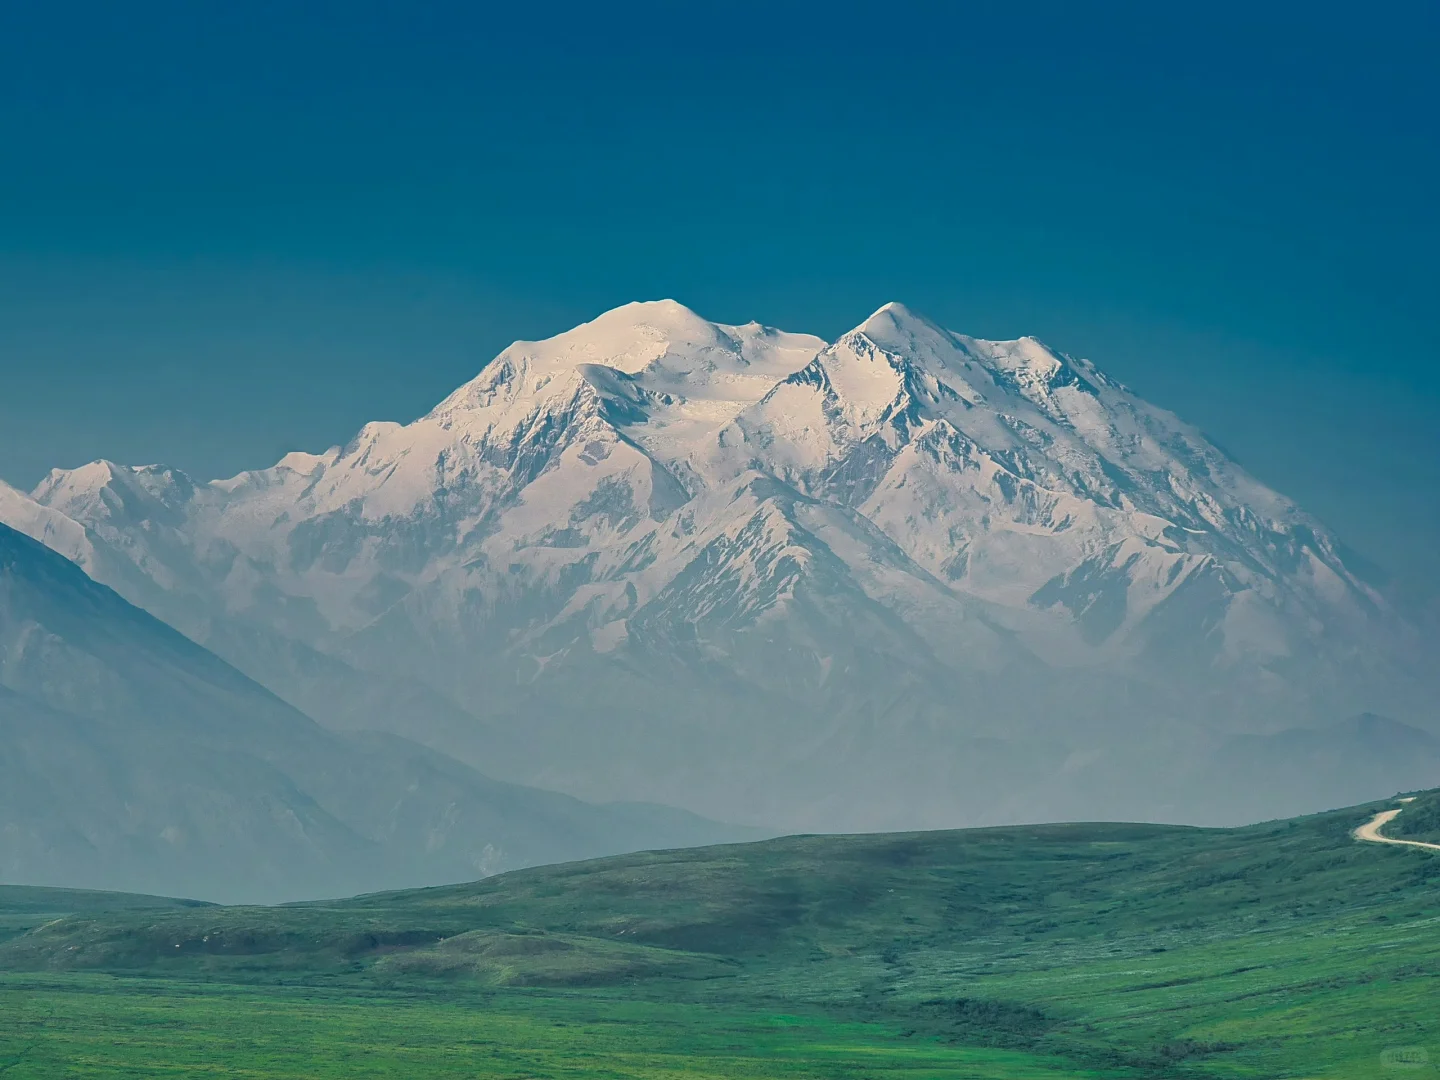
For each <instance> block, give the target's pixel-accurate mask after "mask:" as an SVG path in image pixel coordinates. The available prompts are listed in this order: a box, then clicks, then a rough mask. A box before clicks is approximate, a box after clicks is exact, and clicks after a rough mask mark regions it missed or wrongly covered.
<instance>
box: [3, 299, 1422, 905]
mask: <svg viewBox="0 0 1440 1080" xmlns="http://www.w3.org/2000/svg"><path fill="white" fill-rule="evenodd" d="M0 520H3V521H5V522H8V523H9V524H10V525H11V526H13V527H14V528H16V529H18V530H20V531H22V532H25V533H27V534H29V535H30V536H32V537H34V538H36V539H38V540H40V541H41V542H43V543H45V544H47V545H49V546H50V547H52V548H53V549H54V550H55V551H57V552H59V553H60V554H63V555H64V556H66V558H68V559H71V560H73V561H74V562H75V563H77V564H78V565H79V566H81V567H82V568H84V570H85V571H86V572H87V573H88V574H89V575H91V576H92V577H93V578H95V579H96V580H97V581H99V582H103V583H104V584H105V585H108V586H109V587H111V588H113V589H114V590H115V591H116V592H118V593H119V594H120V595H122V596H123V597H125V598H126V599H127V600H128V601H130V602H131V603H133V604H135V605H138V606H139V607H141V608H144V609H145V610H147V611H148V612H150V613H152V614H153V615H154V616H156V617H157V618H159V619H161V620H164V621H165V622H166V623H168V624H170V625H171V626H173V627H175V628H177V629H178V630H179V631H181V632H182V633H183V634H184V635H186V636H187V637H188V638H190V639H193V641H195V642H198V643H200V644H201V645H203V646H204V647H205V648H206V649H209V650H210V651H212V652H213V653H215V654H217V655H218V656H219V657H221V658H223V659H224V660H225V661H227V662H228V663H229V664H231V665H234V667H235V668H238V669H239V670H240V671H242V672H244V673H245V675H246V676H248V677H249V679H251V680H254V682H255V683H258V684H261V685H263V686H264V687H266V688H268V690H269V691H270V692H272V693H273V694H274V695H275V696H277V697H278V698H280V699H283V700H284V701H285V702H287V703H289V705H291V706H294V707H295V709H297V710H299V711H300V712H304V713H308V714H309V715H311V716H313V717H314V718H315V719H316V720H318V721H320V723H321V724H323V725H324V726H325V727H326V728H328V729H330V730H331V731H332V732H336V733H349V734H352V735H354V734H357V733H363V732H384V733H388V734H389V735H391V736H399V737H403V738H404V739H407V740H413V741H414V742H416V743H423V744H425V745H426V746H428V747H429V748H431V749H432V750H434V751H437V752H440V753H443V754H445V755H448V756H449V757H451V758H454V759H456V760H458V761H460V762H463V763H465V764H466V765H468V766H472V767H474V768H477V769H480V770H482V771H483V772H486V773H490V774H491V775H494V776H498V777H503V778H504V779H505V780H507V781H513V782H516V783H521V784H527V785H535V786H539V787H542V788H547V789H554V790H557V791H563V792H566V793H568V794H570V795H573V796H576V797H579V798H583V799H590V800H595V801H601V802H610V801H614V800H639V801H644V802H651V803H665V804H671V805H675V806H681V807H685V808H686V809H688V810H691V811H695V812H697V813H701V814H705V815H707V816H709V817H713V818H718V819H723V820H730V821H740V822H745V823H749V824H754V825H765V826H773V827H778V828H785V829H803V830H825V831H834V830H851V829H856V830H862V829H878V828H916V827H948V826H956V825H975V824H987V823H995V822H1001V821H1016V820H1037V819H1055V818H1076V817H1089V818H1096V817H1105V818H1116V817H1125V818H1134V817H1143V818H1147V819H1150V820H1191V821H1206V822H1216V823H1224V822H1230V821H1234V820H1238V817H1237V815H1239V814H1242V813H1243V814H1246V815H1252V814H1259V815H1262V816H1263V815H1266V814H1273V815H1279V814H1284V813H1293V812H1300V811H1303V810H1307V809H1314V808H1318V807H1321V806H1326V805H1336V804H1339V803H1342V802H1345V801H1350V802H1353V801H1355V800H1356V799H1358V798H1361V797H1362V796H1364V795H1365V794H1366V793H1357V792H1355V791H1354V790H1352V788H1350V787H1345V789H1344V791H1343V792H1342V791H1341V790H1340V788H1341V787H1344V784H1343V783H1341V781H1340V780H1334V781H1333V782H1332V781H1331V780H1326V779H1321V780H1317V781H1316V783H1315V785H1314V786H1313V787H1307V786H1305V785H1303V784H1302V785H1300V786H1299V787H1298V788H1296V787H1295V786H1294V785H1290V786H1286V785H1281V786H1280V787H1278V788H1277V789H1276V790H1275V791H1274V792H1273V794H1271V795H1265V794H1264V793H1261V794H1260V795H1258V796H1257V795H1256V793H1255V792H1253V791H1248V790H1247V795H1246V800H1245V801H1244V802H1243V806H1244V809H1243V810H1241V809H1239V808H1238V807H1239V806H1240V805H1241V804H1240V803H1239V802H1237V800H1236V798H1235V791H1234V788H1233V779H1234V777H1235V776H1236V775H1238V773H1237V772H1236V766H1235V763H1236V760H1237V756H1236V755H1239V759H1240V760H1246V761H1248V760H1253V759H1254V758H1255V755H1256V754H1260V753H1261V751H1260V749H1258V748H1259V747H1261V746H1272V745H1277V744H1274V743H1273V742H1267V741H1266V740H1273V739H1274V738H1276V737H1279V736H1281V735H1282V734H1283V733H1284V732H1287V731H1290V730H1300V731H1304V732H1313V733H1317V734H1315V735H1314V738H1316V739H1320V740H1321V741H1322V742H1324V741H1325V740H1327V739H1329V740H1331V742H1330V743H1326V745H1332V744H1333V745H1334V746H1337V747H1339V746H1342V745H1350V744H1351V743H1352V742H1353V739H1354V732H1353V730H1352V729H1350V728H1346V727H1345V726H1344V725H1343V724H1342V725H1340V726H1339V727H1337V726H1335V725H1336V724H1337V723H1338V722H1340V721H1342V720H1344V718H1345V717H1347V716H1351V715H1354V714H1359V713H1366V712H1380V713H1385V714H1388V715H1392V716H1395V717H1399V718H1403V719H1404V720H1406V721H1408V722H1409V723H1411V724H1416V725H1419V729H1416V728H1406V730H1407V731H1414V734H1415V738H1416V739H1418V740H1420V741H1421V743H1423V742H1424V740H1426V739H1429V738H1431V736H1429V735H1428V734H1427V733H1426V731H1424V730H1420V729H1426V728H1430V727H1432V726H1433V725H1434V723H1435V719H1436V718H1435V716H1434V712H1433V705H1432V702H1433V700H1434V699H1433V690H1434V682H1433V678H1432V677H1431V676H1429V675H1428V671H1429V670H1431V669H1430V668H1429V666H1428V665H1427V663H1426V649H1427V646H1426V645H1425V643H1424V640H1423V637H1422V636H1421V635H1419V634H1418V633H1417V632H1416V631H1415V630H1413V629H1412V628H1411V627H1409V626H1408V625H1407V624H1406V623H1405V621H1404V619H1403V618H1401V617H1400V615H1399V614H1397V613H1396V611H1395V610H1393V608H1392V606H1391V604H1390V603H1389V601H1388V600H1387V598H1386V597H1385V596H1384V595H1383V593H1382V592H1381V591H1380V590H1379V589H1377V588H1376V586H1375V585H1374V584H1373V583H1372V582H1370V581H1368V580H1367V579H1366V577H1365V576H1364V574H1362V573H1361V572H1359V571H1358V570H1357V569H1356V566H1357V563H1356V560H1355V559H1353V558H1352V557H1351V556H1350V555H1349V554H1348V553H1347V552H1346V550H1345V549H1344V547H1343V546H1342V545H1341V544H1340V543H1339V542H1338V541H1337V540H1336V539H1335V537H1334V536H1333V535H1332V534H1331V533H1330V532H1329V531H1328V530H1327V529H1326V528H1325V527H1324V526H1323V525H1322V524H1321V523H1319V522H1318V521H1316V520H1315V519H1313V518H1312V517H1310V516H1309V515H1307V514H1306V513H1305V512H1304V511H1303V510H1302V509H1300V508H1299V507H1297V506H1296V505H1294V504H1293V503H1292V502H1291V501H1290V500H1288V499H1286V498H1285V497H1283V496H1282V495H1280V494H1278V493H1277V492H1275V491H1273V490H1271V489H1270V488H1268V487H1267V486H1265V485H1264V484H1263V483H1261V482H1260V481H1259V480H1257V479H1256V478H1254V477H1252V476H1251V475H1249V474H1248V473H1247V472H1246V471H1245V470H1244V469H1243V468H1242V467H1241V466H1239V465H1238V464H1237V463H1236V462H1235V461H1233V460H1232V459H1231V458H1230V457H1229V456H1228V455H1227V454H1226V453H1224V452H1223V451H1222V450H1221V449H1220V448H1219V447H1217V446H1216V445H1215V444H1214V443H1212V442H1211V441H1210V440H1208V439H1207V438H1206V437H1205V436H1204V435H1203V434H1202V433H1201V432H1200V431H1199V430H1197V429H1196V428H1194V427H1193V426H1190V425H1188V424H1186V423H1185V422H1183V421H1181V420H1180V419H1178V418H1177V417H1176V416H1174V415H1173V414H1171V413H1169V412H1166V411H1165V410H1162V409H1159V408H1156V407H1154V406H1152V405H1150V404H1149V403H1147V402H1145V401H1144V400H1142V399H1141V398H1139V397H1138V396H1137V395H1136V394H1135V393H1133V392H1132V391H1131V390H1129V389H1128V388H1127V387H1125V386H1123V385H1121V384H1120V383H1118V382H1116V381H1115V380H1113V379H1111V378H1109V377H1107V376H1106V375H1105V374H1104V373H1103V372H1101V371H1100V370H1099V369H1098V368H1097V367H1096V366H1095V365H1094V364H1092V363H1090V362H1089V361H1086V360H1082V359H1077V358H1074V357H1070V356H1067V355H1065V354H1063V353H1060V352H1058V351H1056V350H1054V349H1051V348H1050V347H1048V346H1046V345H1044V344H1042V343H1041V342H1039V341H1037V340H1035V339H1033V338H1020V339H1018V340H1014V341H987V340H981V339H977V338H971V337H967V336H964V335H962V334H957V333H953V332H950V331H948V330H945V329H942V328H941V327H939V326H937V325H935V324H934V323H931V322H929V321H928V320H926V319H924V318H922V317H920V316H918V315H916V314H914V313H912V312H910V311H908V310H907V309H906V308H904V307H902V306H901V305H898V304H889V305H886V306H885V307H883V308H881V309H880V310H879V311H877V312H876V313H875V314H874V315H872V316H871V317H870V318H869V319H867V320H866V321H865V322H864V323H862V324H861V325H860V326H858V327H856V328H855V329H854V330H852V331H850V332H848V333H846V334H843V335H841V336H840V337H839V338H838V339H836V340H835V341H833V342H826V341H824V340H821V339H819V338H816V337H811V336H808V335H803V334H791V333H785V332H782V331H779V330H776V329H773V328H770V327H765V326H761V325H758V324H756V323H750V324H746V325H743V326H736V325H725V324H718V323H712V322H709V321H707V320H705V319H702V318H701V317H699V316H698V315H696V314H695V313H694V312H692V311H690V310H688V309H687V308H685V307H683V306H681V305H680V304H677V303H674V302H671V301H661V302H653V303H638V304H630V305H626V306H624V307H621V308H618V309H615V310H613V311H610V312H607V313H606V314H604V315H602V316H600V317H599V318H597V319H595V320H594V321H592V322H590V323H586V324H584V325H582V326H579V327H577V328H575V329H573V330H571V331H568V332H566V333H563V334H560V335H559V336H557V337H554V338H551V339H549V340H546V341H541V342H517V343H516V344H514V345H512V346H511V347H510V348H508V349H506V350H505V351H504V352H502V353H501V354H500V355H499V356H498V357H496V358H495V359H494V360H493V361H491V362H490V363H488V364H486V365H485V366H484V367H483V369H482V370H481V372H480V374H479V375H478V376H477V377H476V378H475V379H473V380H471V381H470V382H468V383H466V384H465V385H464V386H462V387H460V388H459V389H457V390H456V391H455V392H454V393H453V394H451V395H450V396H449V397H447V398H446V399H445V400H444V401H442V402H441V403H440V404H439V405H438V406H436V408H435V409H434V410H433V411H431V412H430V413H428V414H427V415H425V416H423V417H421V418H420V419H418V420H416V421H414V422H413V423H409V424H399V423H389V422H386V423H371V424H367V425H366V426H365V427H363V428H362V429H361V430H360V431H359V432H358V433H357V434H356V436H355V437H354V438H353V439H352V440H351V441H350V442H349V443H348V444H347V445H345V446H343V447H334V448H332V449H330V450H327V451H325V452H324V453H320V454H309V453H298V452H297V453H292V454H289V455H287V456H285V457H284V458H283V459H281V460H280V461H279V462H278V463H276V464H275V465H274V466H273V467H271V468H267V469H262V470H257V471H253V472H247V473H242V474H241V475H239V476H236V477H233V478H231V479H227V480H218V481H210V482H201V481H197V480H195V479H192V478H191V477H189V476H187V475H186V474H184V473H183V472H181V471H179V470H177V469H174V468H169V467H166V466H162V465H151V466H139V467H130V466H121V465H116V464H113V463H110V462H105V461H100V462H95V463H92V464H89V465H85V466H83V467H81V468H77V469H70V470H56V471H54V472H52V473H51V474H50V475H49V476H48V477H46V478H45V479H44V481H43V482H42V483H41V484H40V485H39V486H38V487H37V488H36V489H35V490H34V491H33V492H31V493H30V494H29V495H28V496H27V495H23V494H21V493H19V492H16V491H14V490H11V489H7V490H5V491H3V492H0ZM1327 733H1328V734H1327ZM366 737H369V738H374V737H377V736H374V735H370V736H366ZM1247 740H1249V741H1247ZM1254 740H1260V741H1259V742H1255V741H1254ZM1335 740H1338V741H1335ZM1347 740H1349V742H1347ZM1302 741H1303V740H1302ZM1382 741H1384V740H1382ZM407 745H408V744H407ZM1279 745H1288V744H1285V742H1284V739H1283V738H1282V740H1281V743H1280V744H1279ZM1307 745H1309V744H1307ZM1367 745H1369V744H1367ZM1385 745H1386V746H1391V745H1393V746H1396V747H1405V746H1410V745H1411V744H1410V743H1407V742H1406V739H1404V738H1401V739H1390V740H1388V741H1385ZM1417 745H1418V744H1417ZM1412 750H1413V747H1412ZM1382 756H1383V755H1382ZM1423 758H1424V755H1422V759H1423ZM1426 760H1428V759H1426ZM1434 760H1435V763H1436V765H1437V766H1440V755H1436V757H1435V759H1434ZM1416 761H1417V759H1416V758H1415V757H1414V755H1413V753H1412V752H1411V750H1405V749H1397V750H1395V752H1394V756H1393V760H1392V759H1391V758H1385V759H1384V760H1383V761H1381V762H1380V764H1379V765H1377V766H1376V767H1375V768H1376V770H1377V772H1376V774H1375V775H1376V777H1377V779H1376V781H1375V782H1376V783H1377V784H1378V785H1379V786H1381V787H1383V786H1385V784H1386V783H1387V778H1388V777H1389V776H1391V775H1392V773H1395V770H1399V769H1401V767H1402V766H1406V767H1411V766H1416ZM1422 766H1423V767H1424V768H1429V767H1430V766H1429V764H1424V763H1423V761H1422ZM1387 770H1389V771H1387ZM1240 771H1241V772H1243V771H1244V770H1240ZM1327 775H1328V774H1327ZM1396 775H1398V774H1396ZM1434 779H1436V778H1432V782H1433V780H1434ZM1336 785H1339V786H1336ZM1398 786H1401V785H1399V784H1396V785H1395V787H1398ZM1411 786H1418V782H1415V783H1412V785H1411ZM1391 790H1394V787H1391V788H1390V789H1388V790H1384V791H1380V790H1377V791H1375V792H1373V793H1370V794H1371V795H1372V797H1373V796H1379V795H1384V794H1389V792H1390V791H1391ZM146 887H147V888H148V889H150V890H151V891H154V888H155V887H154V886H153V885H147V886H146Z"/></svg>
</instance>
